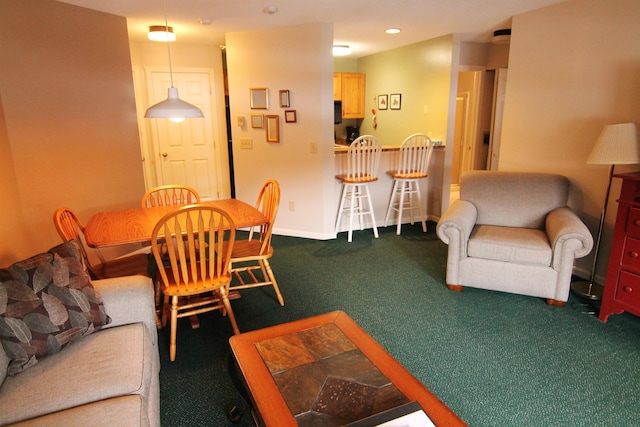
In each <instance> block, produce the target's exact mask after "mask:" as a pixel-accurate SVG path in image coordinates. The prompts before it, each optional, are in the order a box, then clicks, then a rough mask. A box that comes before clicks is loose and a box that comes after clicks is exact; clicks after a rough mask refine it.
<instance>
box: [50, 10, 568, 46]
mask: <svg viewBox="0 0 640 427" xmlns="http://www.w3.org/2000/svg"><path fill="white" fill-rule="evenodd" d="M58 1H61V2H63V3H70V4H74V5H77V6H82V7H86V8H89V9H94V10H99V11H102V12H107V13H111V14H114V15H119V16H124V17H126V18H127V23H128V27H129V38H130V39H131V40H132V41H143V40H146V33H147V30H148V27H149V25H164V7H165V1H166V8H167V15H168V21H169V25H170V26H173V27H174V31H175V33H176V34H177V42H176V43H192V44H209V45H219V44H222V43H224V34H225V33H227V32H236V31H247V30H255V29H265V28H275V27H287V26H295V25H301V24H311V23H320V22H323V23H333V30H334V43H335V44H348V45H350V46H351V48H352V51H353V53H352V55H351V57H352V58H358V57H361V56H365V55H370V54H373V53H377V52H381V51H385V50H389V49H393V48H396V47H400V46H406V45H409V44H412V43H416V42H419V41H422V40H428V39H432V38H435V37H439V36H442V35H446V34H451V33H460V34H462V36H463V40H467V41H477V42H488V41H489V40H490V38H491V34H492V33H493V31H495V30H498V29H502V28H510V24H511V17H512V16H514V15H517V14H519V13H522V12H526V11H529V10H533V9H538V8H541V7H545V6H548V5H551V4H555V3H561V2H562V1H563V0H58ZM268 6H275V7H277V8H278V12H276V13H274V14H267V13H265V12H263V9H264V8H265V7H268ZM200 18H211V20H212V22H211V25H201V24H200V22H199V19H200ZM391 27H395V28H400V29H401V30H402V31H401V33H400V34H396V35H388V34H385V33H384V30H385V29H387V28H391Z"/></svg>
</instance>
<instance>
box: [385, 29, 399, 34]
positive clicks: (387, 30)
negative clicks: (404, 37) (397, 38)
mask: <svg viewBox="0 0 640 427" xmlns="http://www.w3.org/2000/svg"><path fill="white" fill-rule="evenodd" d="M384 32H385V33H387V34H398V33H399V32H400V28H387V29H386V30H384Z"/></svg>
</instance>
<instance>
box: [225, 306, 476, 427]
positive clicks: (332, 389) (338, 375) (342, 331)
mask: <svg viewBox="0 0 640 427" xmlns="http://www.w3.org/2000/svg"><path fill="white" fill-rule="evenodd" d="M229 342H230V344H231V349H232V353H233V356H234V358H235V361H236V366H237V368H238V369H239V371H240V375H241V377H242V379H243V382H244V384H245V386H246V388H247V390H248V392H249V396H250V398H251V400H252V405H253V408H254V410H255V412H256V415H257V417H258V421H259V422H260V423H262V424H263V425H266V426H302V427H311V426H341V425H345V424H348V423H350V422H354V421H358V420H361V419H364V418H367V417H369V416H371V415H374V414H378V413H381V412H384V411H387V410H390V409H393V408H397V407H399V406H402V405H404V404H407V403H409V402H412V401H417V402H418V403H419V404H420V406H421V407H422V408H423V409H424V411H425V412H426V413H427V415H428V416H429V418H431V420H432V421H433V422H434V423H435V424H436V425H438V426H440V425H452V426H453V425H465V424H464V422H463V421H462V420H460V419H459V418H458V417H457V416H456V415H455V414H454V413H453V412H452V411H451V410H450V409H449V408H447V407H446V406H445V405H444V404H443V403H442V402H441V401H440V400H439V399H438V398H437V397H436V396H435V395H433V394H432V393H431V392H430V391H429V390H428V389H427V388H426V387H425V386H424V385H423V384H421V383H420V382H419V381H418V380H417V379H416V378H415V377H413V375H411V373H410V372H409V371H407V370H406V369H405V368H404V367H403V366H402V365H400V364H399V363H398V362H397V361H396V360H395V359H394V358H393V357H392V356H391V355H390V354H389V353H387V352H386V351H385V350H384V349H383V348H382V347H381V346H380V345H379V344H378V343H377V342H376V341H375V340H374V339H373V338H371V336H369V335H368V334H367V333H366V332H365V331H364V330H363V329H362V328H361V327H360V326H359V325H358V324H357V323H356V322H355V321H353V320H352V319H351V318H350V317H349V316H348V315H347V314H346V313H344V312H342V311H336V312H332V313H327V314H323V315H320V316H316V317H311V318H308V319H302V320H298V321H295V322H290V323H285V324H282V325H277V326H273V327H270V328H265V329H260V330H257V331H252V332H247V333H243V334H240V335H235V336H233V337H231V339H230V340H229Z"/></svg>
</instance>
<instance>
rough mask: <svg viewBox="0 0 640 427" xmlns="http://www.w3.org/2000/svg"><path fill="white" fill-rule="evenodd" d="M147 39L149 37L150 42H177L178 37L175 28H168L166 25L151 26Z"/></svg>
mask: <svg viewBox="0 0 640 427" xmlns="http://www.w3.org/2000/svg"><path fill="white" fill-rule="evenodd" d="M147 37H149V40H151V41H154V42H173V41H176V35H175V33H174V32H173V27H167V26H165V25H151V26H150V27H149V33H148V34H147Z"/></svg>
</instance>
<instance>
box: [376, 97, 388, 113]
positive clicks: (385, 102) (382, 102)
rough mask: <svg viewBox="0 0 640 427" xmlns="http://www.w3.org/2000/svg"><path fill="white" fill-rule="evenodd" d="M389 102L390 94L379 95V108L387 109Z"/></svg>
mask: <svg viewBox="0 0 640 427" xmlns="http://www.w3.org/2000/svg"><path fill="white" fill-rule="evenodd" d="M388 104H389V95H378V110H386V109H387V108H388Z"/></svg>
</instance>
